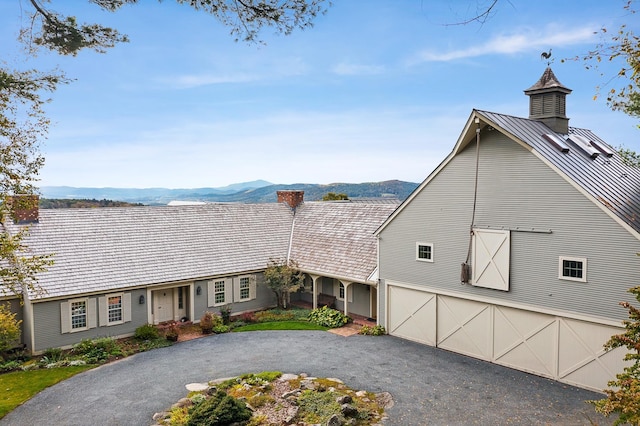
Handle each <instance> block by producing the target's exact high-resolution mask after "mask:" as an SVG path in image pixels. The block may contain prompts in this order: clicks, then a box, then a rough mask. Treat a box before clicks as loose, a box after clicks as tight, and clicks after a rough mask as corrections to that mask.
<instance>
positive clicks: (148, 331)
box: [133, 324, 160, 340]
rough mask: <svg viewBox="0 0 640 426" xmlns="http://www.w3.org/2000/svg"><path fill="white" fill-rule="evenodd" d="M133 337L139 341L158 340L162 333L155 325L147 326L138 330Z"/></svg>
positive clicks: (142, 326)
mask: <svg viewBox="0 0 640 426" xmlns="http://www.w3.org/2000/svg"><path fill="white" fill-rule="evenodd" d="M133 337H135V338H136V339H137V340H156V339H157V338H159V337H160V333H159V332H158V329H157V328H156V327H155V326H154V325H153V324H145V325H141V326H140V327H138V328H136V331H135V333H134V335H133Z"/></svg>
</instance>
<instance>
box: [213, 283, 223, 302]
mask: <svg viewBox="0 0 640 426" xmlns="http://www.w3.org/2000/svg"><path fill="white" fill-rule="evenodd" d="M213 285H214V290H213V291H214V296H213V297H214V301H215V304H216V305H217V304H221V303H224V281H216V282H214V283H213Z"/></svg>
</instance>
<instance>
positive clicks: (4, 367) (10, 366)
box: [0, 361, 22, 373]
mask: <svg viewBox="0 0 640 426" xmlns="http://www.w3.org/2000/svg"><path fill="white" fill-rule="evenodd" d="M21 366H22V363H21V362H19V361H7V362H4V363H3V362H0V372H2V373H6V372H9V371H14V370H18V369H19V368H20V367H21Z"/></svg>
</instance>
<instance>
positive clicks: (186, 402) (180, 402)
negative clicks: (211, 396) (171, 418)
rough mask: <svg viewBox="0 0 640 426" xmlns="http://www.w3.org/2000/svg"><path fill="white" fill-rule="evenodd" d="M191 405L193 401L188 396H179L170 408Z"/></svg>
mask: <svg viewBox="0 0 640 426" xmlns="http://www.w3.org/2000/svg"><path fill="white" fill-rule="evenodd" d="M191 405H193V402H191V400H190V399H189V398H180V399H179V400H178V402H176V403H175V404H173V405H172V406H171V408H182V407H187V406H191Z"/></svg>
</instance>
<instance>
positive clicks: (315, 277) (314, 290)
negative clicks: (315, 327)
mask: <svg viewBox="0 0 640 426" xmlns="http://www.w3.org/2000/svg"><path fill="white" fill-rule="evenodd" d="M309 276H310V277H311V280H312V283H311V294H312V299H313V309H317V308H318V286H317V285H316V281H317V280H318V278H320V276H319V275H309Z"/></svg>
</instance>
